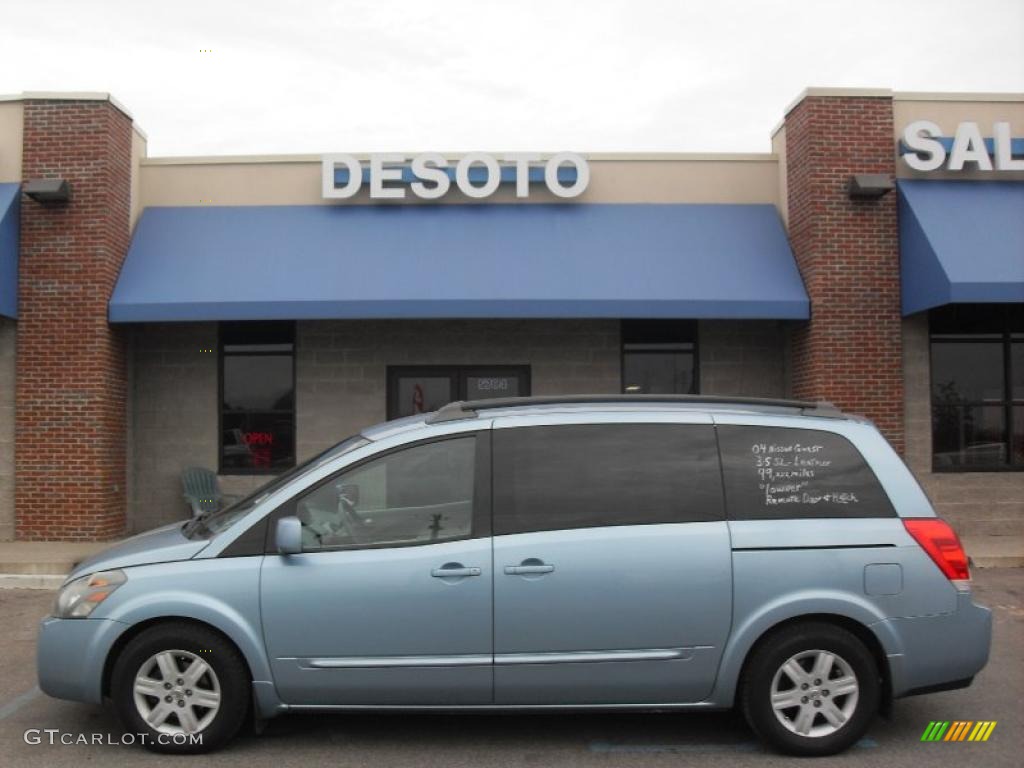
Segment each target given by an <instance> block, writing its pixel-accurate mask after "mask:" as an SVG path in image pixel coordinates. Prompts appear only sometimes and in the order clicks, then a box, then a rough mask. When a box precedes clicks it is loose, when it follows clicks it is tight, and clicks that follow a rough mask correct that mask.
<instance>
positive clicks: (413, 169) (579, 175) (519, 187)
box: [322, 152, 590, 200]
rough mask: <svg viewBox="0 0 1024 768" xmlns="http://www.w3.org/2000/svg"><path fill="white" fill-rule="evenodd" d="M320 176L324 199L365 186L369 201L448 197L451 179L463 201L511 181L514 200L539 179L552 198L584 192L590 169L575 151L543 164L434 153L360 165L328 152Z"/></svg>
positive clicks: (528, 157) (384, 157)
mask: <svg viewBox="0 0 1024 768" xmlns="http://www.w3.org/2000/svg"><path fill="white" fill-rule="evenodd" d="M322 177H323V178H322V181H323V196H324V197H325V198H339V199H342V198H348V197H352V196H353V195H355V194H356V193H358V192H359V190H360V189H361V188H362V186H363V184H364V183H368V184H369V187H370V197H371V198H374V199H377V200H401V199H403V198H405V197H406V194H407V191H408V192H411V193H412V195H413V196H415V197H419V198H422V199H424V200H436V199H437V198H440V197H444V196H445V195H446V194H448V192H449V190H450V189H451V187H452V182H453V181H454V182H455V186H456V187H457V188H458V190H459V191H460V192H461V193H462V194H463V195H465V196H466V197H471V198H484V197H490V196H491V195H493V194H494V192H495V191H496V190H497V189H498V186H499V185H500V184H501V183H502V182H509V183H513V182H514V183H515V190H516V197H529V196H530V183H531V181H537V182H539V181H541V180H543V182H544V185H545V186H546V187H547V188H548V189H549V190H550V191H551V193H552V194H553V195H556V196H557V197H562V198H570V197H578V196H579V195H581V194H583V192H584V190H586V188H587V184H588V183H589V182H590V169H589V166H588V165H587V161H586V159H585V158H584V157H583V156H582V155H578V154H576V153H575V152H559V153H558V154H556V155H552V156H551V157H550V158H548V159H547V161H545V162H544V163H543V164H541V156H540V155H536V154H528V153H516V154H509V155H505V156H504V157H503V158H502V160H501V162H499V161H498V159H497V158H496V157H495V156H494V155H490V154H487V153H484V152H471V153H469V154H467V155H464V156H462V157H461V158H459V159H458V160H457V161H451V162H450V161H449V160H448V159H447V158H446V157H444V156H443V155H440V154H438V153H436V152H425V153H423V154H420V155H415V156H414V157H412V158H409V157H407V156H405V155H397V154H374V155H370V157H369V162H368V163H367V164H366V165H365V166H364V164H363V163H361V162H360V161H359V160H358V159H357V158H355V157H354V156H352V155H346V154H332V155H324V157H323V170H322Z"/></svg>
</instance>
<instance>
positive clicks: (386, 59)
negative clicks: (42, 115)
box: [0, 0, 1024, 155]
mask: <svg viewBox="0 0 1024 768" xmlns="http://www.w3.org/2000/svg"><path fill="white" fill-rule="evenodd" d="M1022 32H1024V3H1021V2H1020V1H1019V0H955V1H954V0H859V2H857V3H850V2H848V0H783V1H780V2H768V1H767V0H766V1H764V2H758V1H757V0H747V1H746V2H740V1H739V0H721V1H719V2H714V3H709V2H690V1H688V0H686V1H684V0H675V1H674V2H673V1H668V2H656V1H655V0H587V1H586V2H584V1H583V0H542V1H537V0H518V1H517V2H493V1H489V0H469V1H467V0H431V2H423V1H422V0H418V1H416V2H411V1H409V2H407V1H404V0H403V1H399V0H376V2H374V1H370V2H361V1H360V2H356V1H354V0H352V1H349V2H328V1H326V0H304V2H302V3H287V2H276V3H275V2H266V1H265V0H263V1H259V2H253V1H251V0H250V1H249V2H224V1H223V0H204V1H203V2H196V1H195V0H176V2H174V3H159V4H157V3H142V2H138V1H137V0H135V1H134V2H131V1H125V2H122V1H120V0H109V1H108V2H103V1H102V0H49V2H38V0H13V1H12V0H8V1H7V2H5V4H4V9H3V23H2V25H0V93H16V92H20V91H28V90H58V91H66V90H90V91H96V90H100V91H110V92H111V93H113V94H114V95H115V96H116V97H117V98H118V99H119V100H120V101H121V102H123V103H124V104H125V105H127V107H128V108H129V110H130V111H131V112H132V113H133V115H134V116H135V118H136V120H137V121H138V123H139V125H140V126H141V127H142V128H143V129H144V130H145V131H146V132H147V133H148V135H149V137H150V143H149V149H150V154H151V155H163V154H224V153H230V154H257V153H259V154H263V153H290V152H321V151H328V150H330V151H370V150H403V151H406V150H407V151H412V150H425V149H439V150H469V149H490V150H516V149H540V150H558V149H575V150H581V151H601V150H603V151H615V150H618V151H643V150H672V151H736V152H742V151H764V150H766V149H767V148H768V133H769V131H770V129H771V128H772V126H773V125H774V124H775V123H776V122H777V121H778V120H779V119H780V118H781V117H782V111H783V109H784V108H785V106H786V105H787V104H788V103H789V101H790V100H791V99H792V98H794V97H795V96H796V95H797V94H798V93H799V92H800V90H801V89H803V88H804V87H806V86H809V85H827V86H873V87H884V88H890V87H891V88H895V89H898V90H928V91H934V90H939V91H961V90H978V91H1005V90H1010V91H1024V33H1022ZM202 49H210V50H211V52H210V53H202V52H201V50H202Z"/></svg>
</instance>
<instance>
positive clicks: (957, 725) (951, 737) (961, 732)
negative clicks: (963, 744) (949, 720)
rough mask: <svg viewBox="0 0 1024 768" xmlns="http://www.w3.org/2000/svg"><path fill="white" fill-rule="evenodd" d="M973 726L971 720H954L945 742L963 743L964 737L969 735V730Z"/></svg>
mask: <svg viewBox="0 0 1024 768" xmlns="http://www.w3.org/2000/svg"><path fill="white" fill-rule="evenodd" d="M972 725H974V723H972V722H971V721H970V720H954V721H953V725H952V726H951V727H950V729H949V733H947V734H946V738H945V739H943V741H963V740H964V736H966V735H967V729H968V728H970V727H971V726H972Z"/></svg>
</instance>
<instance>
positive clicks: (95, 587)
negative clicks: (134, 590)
mask: <svg viewBox="0 0 1024 768" xmlns="http://www.w3.org/2000/svg"><path fill="white" fill-rule="evenodd" d="M127 579H128V577H127V576H125V575H124V571H100V572H99V573H93V574H90V575H88V576H83V577H82V578H80V579H75V580H74V581H72V582H71V583H70V584H68V585H66V586H64V587H62V588H61V590H60V592H58V593H57V601H56V602H55V603H54V605H53V615H54V616H56V617H57V618H58V619H84V618H86V617H87V616H88V615H89V614H90V613H92V612H93V609H95V608H96V606H97V605H99V604H100V603H102V602H103V601H104V600H106V599H107V597H108V596H109V595H110V593H111V592H113V591H114V590H115V589H117V588H118V587H119V586H121V585H122V584H124V583H125V581H127Z"/></svg>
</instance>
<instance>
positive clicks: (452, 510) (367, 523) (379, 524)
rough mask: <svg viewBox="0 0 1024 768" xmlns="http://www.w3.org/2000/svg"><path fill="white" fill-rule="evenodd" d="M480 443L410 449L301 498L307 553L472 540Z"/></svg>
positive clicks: (445, 443)
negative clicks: (325, 549)
mask: <svg viewBox="0 0 1024 768" xmlns="http://www.w3.org/2000/svg"><path fill="white" fill-rule="evenodd" d="M475 454H476V437H475V436H472V437H460V438H455V439H452V440H442V441H439V442H435V443H425V444H422V445H417V446H413V447H411V448H406V449H405V450H401V451H397V452H395V453H391V454H388V455H386V456H382V457H381V458H379V459H376V460H374V461H370V462H368V463H366V464H362V465H360V466H358V467H355V468H353V469H351V470H349V471H347V472H343V473H341V474H339V475H337V476H335V477H333V478H332V479H331V480H329V481H328V482H326V483H324V484H322V485H320V486H318V487H317V488H315V489H314V490H312V491H310V492H308V493H307V494H305V495H304V496H302V497H300V498H299V499H298V500H297V501H296V502H295V512H294V513H295V514H296V515H297V516H298V518H299V520H301V521H302V540H303V547H304V548H305V549H307V550H316V549H320V548H323V547H370V546H388V545H391V546H400V545H408V544H426V543H430V542H436V541H446V540H449V539H459V538H465V537H467V536H470V535H471V533H472V527H473V488H474V485H475V474H474V469H475V464H476V460H475Z"/></svg>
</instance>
